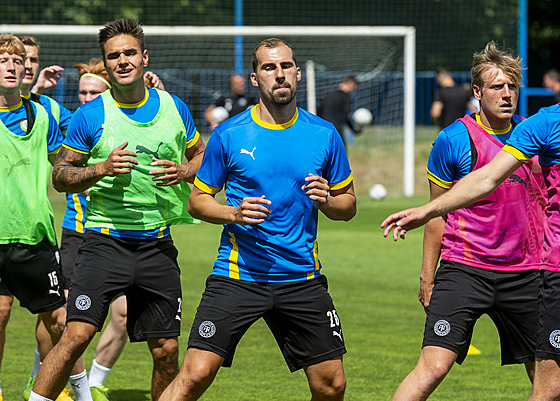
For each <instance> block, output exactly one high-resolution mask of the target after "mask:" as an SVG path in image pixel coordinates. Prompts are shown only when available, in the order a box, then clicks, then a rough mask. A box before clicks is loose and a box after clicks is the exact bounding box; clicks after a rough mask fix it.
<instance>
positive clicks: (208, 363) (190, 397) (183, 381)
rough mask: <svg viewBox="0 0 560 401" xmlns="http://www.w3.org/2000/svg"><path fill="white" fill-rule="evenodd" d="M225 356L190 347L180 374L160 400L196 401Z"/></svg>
mask: <svg viewBox="0 0 560 401" xmlns="http://www.w3.org/2000/svg"><path fill="white" fill-rule="evenodd" d="M223 362H224V358H222V357H221V356H219V355H217V354H215V353H213V352H210V351H204V350H201V349H197V348H189V349H188V350H187V354H186V355H185V360H184V361H183V366H181V371H180V372H179V375H178V376H177V377H176V378H175V380H173V382H171V384H170V385H169V386H168V387H167V388H166V389H165V391H164V392H163V393H162V394H161V397H160V398H159V401H195V400H198V399H199V398H200V397H201V396H202V394H204V392H205V391H206V389H208V387H210V384H212V382H213V381H214V378H215V377H216V374H217V373H218V370H219V369H220V366H222V363H223Z"/></svg>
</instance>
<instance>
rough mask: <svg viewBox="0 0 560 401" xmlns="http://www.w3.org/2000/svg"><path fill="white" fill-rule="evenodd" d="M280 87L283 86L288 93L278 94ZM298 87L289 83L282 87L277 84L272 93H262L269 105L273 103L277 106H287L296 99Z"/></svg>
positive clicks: (283, 84)
mask: <svg viewBox="0 0 560 401" xmlns="http://www.w3.org/2000/svg"><path fill="white" fill-rule="evenodd" d="M280 86H283V87H285V88H287V89H288V91H286V92H284V93H279V92H276V89H278V88H279V87H280ZM296 92H297V86H296V85H295V84H294V85H293V86H292V85H290V84H289V83H287V82H283V83H282V85H280V84H275V85H274V86H273V87H272V90H271V91H268V92H265V93H261V97H263V98H264V99H265V100H266V101H267V102H268V103H271V104H273V105H275V106H285V105H287V104H290V103H291V102H292V101H293V100H294V99H295V97H296Z"/></svg>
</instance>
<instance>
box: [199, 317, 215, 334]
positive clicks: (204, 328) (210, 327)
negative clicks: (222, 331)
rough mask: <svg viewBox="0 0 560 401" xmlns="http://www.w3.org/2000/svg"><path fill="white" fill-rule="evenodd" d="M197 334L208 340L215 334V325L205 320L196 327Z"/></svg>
mask: <svg viewBox="0 0 560 401" xmlns="http://www.w3.org/2000/svg"><path fill="white" fill-rule="evenodd" d="M198 334H200V336H201V337H204V338H210V337H212V336H213V335H214V334H216V325H215V324H214V323H212V322H211V321H209V320H205V321H204V322H202V323H200V326H198Z"/></svg>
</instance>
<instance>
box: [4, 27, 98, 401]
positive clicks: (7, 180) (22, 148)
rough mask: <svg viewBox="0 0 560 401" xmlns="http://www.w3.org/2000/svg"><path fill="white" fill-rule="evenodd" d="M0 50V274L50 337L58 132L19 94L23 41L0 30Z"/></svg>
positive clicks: (54, 317)
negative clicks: (51, 197)
mask: <svg viewBox="0 0 560 401" xmlns="http://www.w3.org/2000/svg"><path fill="white" fill-rule="evenodd" d="M0 53H1V57H2V58H1V60H0V61H1V62H0V66H1V67H0V86H1V87H2V90H1V91H0V107H1V109H0V119H1V120H2V124H1V125H0V129H1V131H2V135H0V137H1V143H0V153H1V154H0V160H2V164H3V168H2V169H1V171H2V172H1V173H0V174H2V196H1V197H0V198H1V199H2V207H0V210H1V213H2V214H3V215H2V217H1V218H0V226H1V230H0V232H1V233H2V234H1V235H0V277H1V279H2V283H3V284H4V285H5V286H6V288H7V290H9V291H10V293H12V294H14V295H15V296H16V298H18V299H19V300H20V303H21V304H22V305H23V306H25V307H27V308H28V309H29V310H30V311H31V312H32V313H36V314H38V315H39V317H40V318H41V320H42V321H43V322H44V323H45V326H46V329H47V330H48V333H49V340H50V341H52V342H54V343H56V342H57V341H58V339H60V336H61V335H62V332H63V330H64V323H65V319H66V310H65V308H64V304H65V296H64V292H63V291H62V290H63V285H64V278H63V275H62V270H61V268H60V264H59V256H58V249H57V247H56V239H55V234H54V229H53V214H52V209H51V206H50V203H49V201H48V198H47V188H48V182H49V180H48V176H49V166H48V163H47V159H49V160H50V161H54V157H55V154H56V152H57V151H58V149H59V147H60V145H61V143H62V133H61V132H60V129H59V128H58V124H57V122H56V121H55V120H54V118H53V117H52V115H51V114H50V113H47V111H46V110H45V108H44V107H43V106H41V105H40V104H39V103H35V102H32V101H29V100H28V99H25V98H21V97H20V92H19V91H20V86H21V84H22V81H23V79H24V75H25V57H26V51H25V47H24V44H23V43H22V42H21V41H20V40H19V39H18V38H17V37H15V36H13V35H3V36H1V37H0ZM47 153H50V154H49V156H48V157H47ZM26 199H27V200H31V202H25V200H26ZM75 362H76V364H73V365H74V366H72V365H70V366H69V369H68V371H69V374H70V373H71V374H72V375H73V376H72V377H73V380H74V382H73V384H77V385H79V386H82V387H84V386H87V377H86V372H85V370H84V368H83V363H82V361H81V359H77V360H76V361H75ZM61 390H62V389H61ZM57 394H58V393H57ZM76 394H77V396H78V399H82V400H91V395H90V393H89V391H87V393H83V392H80V391H77V392H76Z"/></svg>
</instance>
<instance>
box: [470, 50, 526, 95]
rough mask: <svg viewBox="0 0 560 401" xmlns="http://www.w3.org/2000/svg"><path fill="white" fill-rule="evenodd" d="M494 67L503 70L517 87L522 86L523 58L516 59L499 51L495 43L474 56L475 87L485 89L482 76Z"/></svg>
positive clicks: (472, 77)
mask: <svg viewBox="0 0 560 401" xmlns="http://www.w3.org/2000/svg"><path fill="white" fill-rule="evenodd" d="M493 67H495V68H498V69H500V70H502V71H503V73H504V74H505V76H506V77H508V78H509V79H511V80H512V82H513V83H514V84H515V85H516V86H521V77H522V68H521V58H520V57H519V56H517V57H514V56H513V55H512V54H510V53H509V52H507V51H505V50H499V49H498V46H497V45H496V43H495V42H494V41H492V42H488V43H487V44H486V46H485V47H484V50H483V51H481V52H480V53H475V54H474V55H473V65H472V68H471V79H472V84H473V86H474V85H476V86H478V87H479V88H480V89H482V88H483V87H484V80H483V79H482V74H483V73H484V72H485V71H486V70H488V69H489V68H493ZM491 78H493V77H491Z"/></svg>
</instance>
